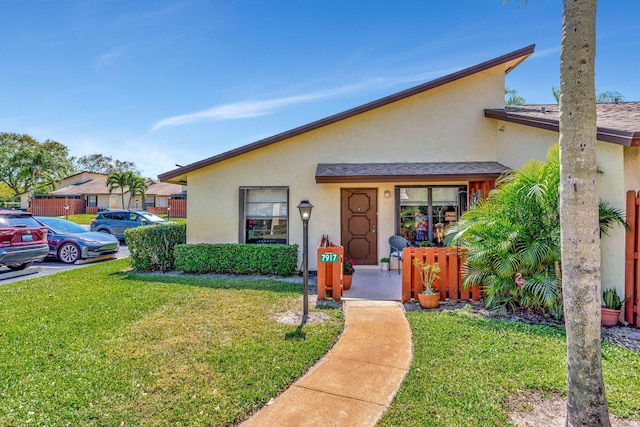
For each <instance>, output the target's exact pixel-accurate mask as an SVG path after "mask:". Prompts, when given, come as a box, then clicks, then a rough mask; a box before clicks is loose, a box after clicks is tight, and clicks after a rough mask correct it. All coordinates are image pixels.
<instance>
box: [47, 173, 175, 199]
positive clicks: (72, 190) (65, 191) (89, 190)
mask: <svg viewBox="0 0 640 427" xmlns="http://www.w3.org/2000/svg"><path fill="white" fill-rule="evenodd" d="M181 191H182V186H181V185H178V184H171V183H168V182H155V181H153V182H152V183H149V188H148V189H147V191H146V194H147V196H171V195H172V194H179V193H180V192H181ZM115 193H118V194H119V193H120V190H116V191H115ZM51 194H52V195H56V196H64V195H76V194H84V195H86V194H91V195H94V194H102V195H106V194H109V190H108V189H107V180H106V176H105V179H100V178H96V179H92V180H91V181H87V182H84V183H82V184H76V185H69V186H67V187H62V188H58V189H57V190H55V191H53V192H51Z"/></svg>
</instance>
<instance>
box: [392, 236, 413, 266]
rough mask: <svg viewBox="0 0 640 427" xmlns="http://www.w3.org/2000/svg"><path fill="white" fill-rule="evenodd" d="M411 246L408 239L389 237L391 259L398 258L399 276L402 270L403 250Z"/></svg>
mask: <svg viewBox="0 0 640 427" xmlns="http://www.w3.org/2000/svg"><path fill="white" fill-rule="evenodd" d="M410 247H411V244H410V243H409V241H408V240H407V239H405V238H404V237H402V236H398V235H397V234H396V235H395V236H391V237H389V259H391V258H398V274H400V273H401V270H402V250H403V249H404V248H410Z"/></svg>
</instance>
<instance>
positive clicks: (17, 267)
mask: <svg viewBox="0 0 640 427" xmlns="http://www.w3.org/2000/svg"><path fill="white" fill-rule="evenodd" d="M31 264H32V263H30V262H25V263H24V264H18V265H7V267H9V270H11V271H20V270H24V269H25V268H27V267H29V266H30V265H31Z"/></svg>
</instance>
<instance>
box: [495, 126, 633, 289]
mask: <svg viewBox="0 0 640 427" xmlns="http://www.w3.org/2000/svg"><path fill="white" fill-rule="evenodd" d="M502 126H504V128H503V130H502V131H500V130H498V129H500V128H501V127H502ZM496 135H497V144H496V145H497V152H498V156H497V161H498V162H500V163H502V164H504V165H506V166H509V167H511V168H517V167H519V166H520V165H521V164H522V163H524V162H526V161H527V160H528V159H532V158H536V159H540V160H544V159H545V158H546V153H547V150H548V149H549V147H551V146H552V145H553V144H556V143H557V142H558V138H559V134H558V133H557V132H553V131H548V130H544V129H537V128H533V127H530V126H522V125H518V124H515V123H507V122H502V121H496ZM596 156H597V163H598V169H599V170H600V171H602V173H601V174H598V195H599V197H600V199H601V200H605V201H607V202H608V203H609V204H610V205H611V206H612V207H614V208H617V209H620V210H622V211H624V209H625V200H626V199H625V197H626V196H625V194H626V191H625V179H626V178H625V159H624V147H623V146H621V145H617V144H611V143H608V142H600V141H599V142H598V145H597V155H596ZM601 255H602V270H601V274H602V287H603V288H604V289H608V288H612V287H614V288H616V289H617V291H618V293H619V294H620V295H623V294H624V256H625V231H624V228H622V227H615V228H614V229H612V230H611V231H610V232H609V234H608V235H606V236H603V237H602V240H601Z"/></svg>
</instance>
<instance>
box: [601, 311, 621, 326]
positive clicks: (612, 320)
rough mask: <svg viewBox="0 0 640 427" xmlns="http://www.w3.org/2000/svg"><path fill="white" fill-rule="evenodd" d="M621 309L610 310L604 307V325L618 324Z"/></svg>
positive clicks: (602, 321)
mask: <svg viewBox="0 0 640 427" xmlns="http://www.w3.org/2000/svg"><path fill="white" fill-rule="evenodd" d="M620 311H621V310H610V309H608V308H604V307H602V318H601V323H602V324H603V325H604V326H616V325H617V324H618V319H619V318H620Z"/></svg>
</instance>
